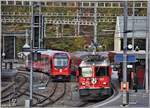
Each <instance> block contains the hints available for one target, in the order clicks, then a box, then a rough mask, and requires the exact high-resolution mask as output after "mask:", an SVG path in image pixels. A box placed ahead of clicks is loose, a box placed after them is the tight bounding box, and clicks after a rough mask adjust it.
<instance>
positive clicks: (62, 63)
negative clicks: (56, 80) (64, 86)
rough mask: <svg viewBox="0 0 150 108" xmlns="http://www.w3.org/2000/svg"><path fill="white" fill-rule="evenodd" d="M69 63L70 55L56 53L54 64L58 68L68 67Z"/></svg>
mask: <svg viewBox="0 0 150 108" xmlns="http://www.w3.org/2000/svg"><path fill="white" fill-rule="evenodd" d="M68 64H69V60H68V56H67V55H56V56H55V57H54V66H55V67H56V68H63V67H67V66H68Z"/></svg>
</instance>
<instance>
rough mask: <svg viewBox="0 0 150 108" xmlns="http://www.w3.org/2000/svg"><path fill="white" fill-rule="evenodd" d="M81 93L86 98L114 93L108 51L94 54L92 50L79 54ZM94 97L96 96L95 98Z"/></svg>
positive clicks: (79, 84)
mask: <svg viewBox="0 0 150 108" xmlns="http://www.w3.org/2000/svg"><path fill="white" fill-rule="evenodd" d="M77 58H78V59H80V61H81V62H80V64H79V69H78V86H79V94H80V97H81V98H84V99H89V98H92V99H98V98H95V97H99V98H101V97H102V96H105V95H107V96H108V95H111V94H112V88H111V73H112V69H111V66H110V63H109V59H108V58H109V57H108V53H107V52H99V53H97V54H96V55H93V54H92V53H90V52H87V53H86V52H85V53H80V54H77ZM93 97H94V98H93Z"/></svg>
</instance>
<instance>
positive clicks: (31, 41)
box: [30, 2, 34, 106]
mask: <svg viewBox="0 0 150 108" xmlns="http://www.w3.org/2000/svg"><path fill="white" fill-rule="evenodd" d="M31 11H32V12H31V15H32V17H31V36H30V51H31V54H30V56H31V64H30V106H32V88H33V79H32V78H33V77H32V76H33V66H32V58H33V57H32V56H33V55H32V50H33V35H34V34H33V29H34V24H33V23H34V22H33V19H34V15H33V2H32V9H31Z"/></svg>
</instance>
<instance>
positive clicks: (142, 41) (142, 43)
mask: <svg viewBox="0 0 150 108" xmlns="http://www.w3.org/2000/svg"><path fill="white" fill-rule="evenodd" d="M129 44H131V45H132V38H128V41H127V45H129ZM136 46H138V48H139V49H140V50H146V40H145V39H134V48H135V47H136ZM121 50H123V39H121Z"/></svg>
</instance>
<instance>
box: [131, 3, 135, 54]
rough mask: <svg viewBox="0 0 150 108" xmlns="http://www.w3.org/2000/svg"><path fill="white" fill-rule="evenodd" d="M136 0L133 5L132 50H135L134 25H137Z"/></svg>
mask: <svg viewBox="0 0 150 108" xmlns="http://www.w3.org/2000/svg"><path fill="white" fill-rule="evenodd" d="M134 17H135V1H133V7H132V51H134V26H135V21H134Z"/></svg>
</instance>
